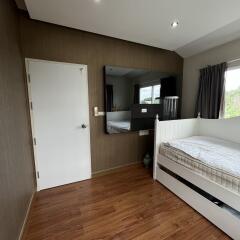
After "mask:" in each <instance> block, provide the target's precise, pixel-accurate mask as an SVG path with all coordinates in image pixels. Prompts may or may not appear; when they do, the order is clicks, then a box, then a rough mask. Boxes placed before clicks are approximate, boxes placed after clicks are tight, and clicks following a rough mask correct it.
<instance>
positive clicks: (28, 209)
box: [18, 189, 36, 240]
mask: <svg viewBox="0 0 240 240" xmlns="http://www.w3.org/2000/svg"><path fill="white" fill-rule="evenodd" d="M35 193H36V191H35V189H34V192H33V193H32V196H31V199H30V201H29V204H28V208H27V211H26V214H25V218H24V221H23V224H22V228H21V231H20V234H19V237H18V240H22V238H23V234H24V230H25V227H26V225H27V220H28V217H29V213H30V210H31V207H32V203H33V199H34V197H35Z"/></svg>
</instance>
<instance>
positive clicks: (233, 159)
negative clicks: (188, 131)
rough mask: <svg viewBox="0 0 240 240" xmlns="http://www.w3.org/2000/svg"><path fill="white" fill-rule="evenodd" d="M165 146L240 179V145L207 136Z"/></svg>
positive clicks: (168, 143)
mask: <svg viewBox="0 0 240 240" xmlns="http://www.w3.org/2000/svg"><path fill="white" fill-rule="evenodd" d="M165 145H168V146H171V147H173V148H175V149H178V150H181V151H182V152H184V153H186V154H188V155H189V156H191V157H193V158H195V159H197V160H199V161H201V162H202V163H204V164H206V165H207V166H211V167H213V168H214V169H217V170H220V171H222V172H225V173H228V174H230V175H232V176H235V177H237V178H240V144H239V143H234V142H230V141H225V140H222V139H218V138H213V137H206V136H193V137H189V138H184V139H177V140H172V141H169V142H167V143H165Z"/></svg>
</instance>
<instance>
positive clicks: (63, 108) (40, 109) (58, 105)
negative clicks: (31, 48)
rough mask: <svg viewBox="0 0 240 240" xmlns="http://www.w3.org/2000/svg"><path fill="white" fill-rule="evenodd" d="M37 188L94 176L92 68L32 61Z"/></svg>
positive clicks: (30, 84) (30, 77) (30, 82)
mask: <svg viewBox="0 0 240 240" xmlns="http://www.w3.org/2000/svg"><path fill="white" fill-rule="evenodd" d="M26 68H27V74H28V91H29V101H30V106H31V107H30V108H31V109H30V112H31V123H32V132H33V140H34V156H35V165H36V172H37V173H36V174H37V189H38V190H41V189H46V188H51V187H56V186H60V185H64V184H68V183H73V182H77V181H81V180H85V179H89V178H90V177H91V154H90V128H89V104H88V80H87V66H86V65H78V64H69V63H60V62H50V61H43V60H34V59H26Z"/></svg>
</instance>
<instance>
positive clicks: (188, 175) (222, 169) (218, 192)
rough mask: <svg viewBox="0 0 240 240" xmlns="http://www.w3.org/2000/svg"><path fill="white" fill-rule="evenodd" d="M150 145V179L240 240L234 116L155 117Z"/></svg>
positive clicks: (239, 155) (238, 129)
mask: <svg viewBox="0 0 240 240" xmlns="http://www.w3.org/2000/svg"><path fill="white" fill-rule="evenodd" d="M154 147H155V150H154V172H153V176H154V179H155V180H157V181H159V182H160V183H161V184H163V185H165V186H166V187H167V188H169V189H170V190H171V191H172V192H173V193H175V194H176V195H177V196H179V197H180V198H182V199H183V200H184V201H185V202H187V203H188V204H189V205H190V206H192V207H193V208H194V209H196V210H197V211H198V212H200V213H201V214H202V215H203V216H205V217H206V218H207V219H209V220H210V221H211V222H213V223H214V224H215V225H216V226H218V227H219V228H220V229H222V230H223V231H224V232H226V233H227V234H228V235H229V236H231V237H232V238H233V239H240V231H239V226H240V118H237V119H229V120H205V119H185V120H174V121H159V120H158V119H156V122H155V146H154ZM216 200H217V201H216ZM216 203H218V204H219V203H221V204H219V205H218V204H216Z"/></svg>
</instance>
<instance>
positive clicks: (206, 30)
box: [25, 0, 240, 57]
mask: <svg viewBox="0 0 240 240" xmlns="http://www.w3.org/2000/svg"><path fill="white" fill-rule="evenodd" d="M25 2H26V5H27V9H28V11H29V14H30V17H31V18H33V19H37V20H41V21H45V22H50V23H55V24H58V25H63V26H67V27H72V28H76V29H81V30H85V31H89V32H94V33H98V34H102V35H106V36H111V37H115V38H119V39H124V40H128V41H132V42H137V43H141V44H146V45H149V46H154V47H159V48H164V49H168V50H173V51H176V52H178V53H179V54H180V55H182V56H183V57H188V56H191V55H193V54H196V53H199V52H201V51H204V50H207V49H209V48H212V47H215V46H217V45H219V44H223V43H225V42H227V41H230V40H233V39H236V38H238V37H240V24H236V23H238V21H240V1H239V0H228V1H226V0H101V1H100V2H99V3H96V2H95V1H94V0H41V1H39V0H25ZM176 19H177V20H179V22H180V24H179V27H178V28H176V29H171V27H170V25H171V22H172V21H173V20H176Z"/></svg>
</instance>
